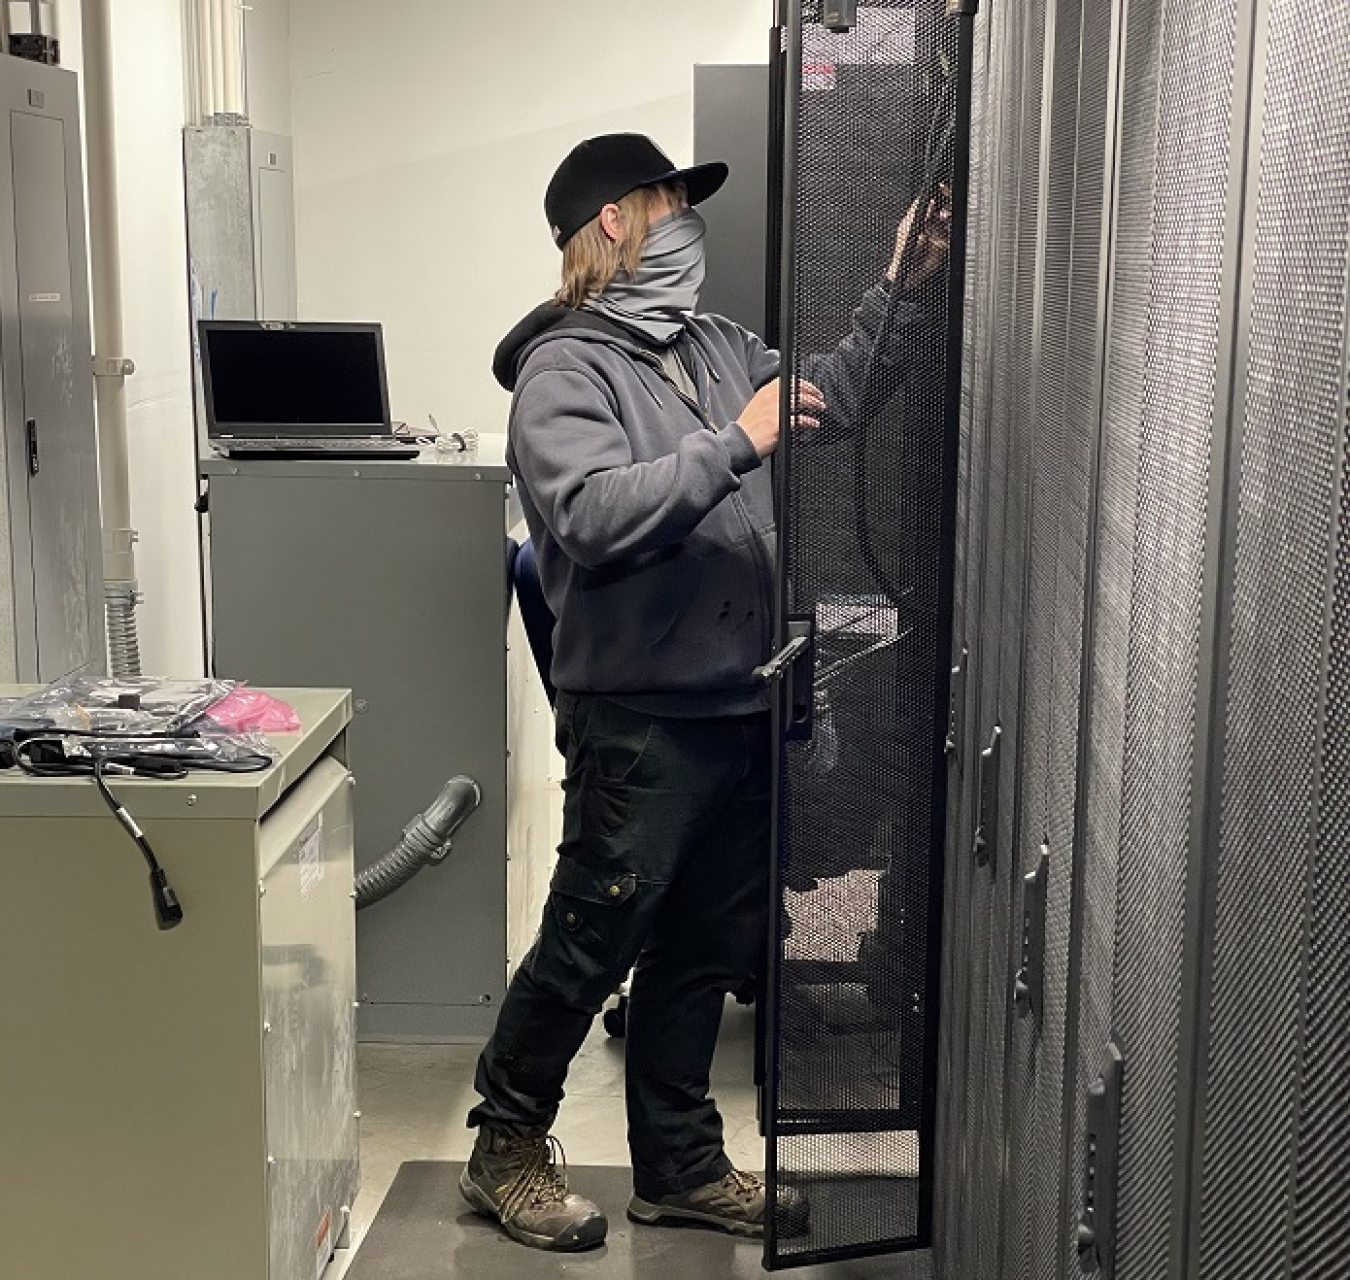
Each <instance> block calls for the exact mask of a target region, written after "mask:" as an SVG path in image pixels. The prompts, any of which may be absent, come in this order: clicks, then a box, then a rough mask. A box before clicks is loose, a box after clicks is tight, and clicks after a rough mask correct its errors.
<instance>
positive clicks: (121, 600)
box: [103, 582, 141, 680]
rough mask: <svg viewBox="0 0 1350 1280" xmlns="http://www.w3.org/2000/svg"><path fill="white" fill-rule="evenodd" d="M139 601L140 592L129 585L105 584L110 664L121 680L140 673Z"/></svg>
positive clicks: (104, 601) (113, 673) (105, 609)
mask: <svg viewBox="0 0 1350 1280" xmlns="http://www.w3.org/2000/svg"><path fill="white" fill-rule="evenodd" d="M139 603H140V597H139V595H138V594H137V592H136V591H135V590H133V589H130V586H129V584H127V583H122V582H105V583H104V584H103V609H104V613H105V615H106V617H107V620H108V666H109V670H110V672H111V674H112V675H114V676H116V677H117V678H118V679H119V680H124V679H126V678H127V677H129V676H138V675H140V674H141V642H140V638H139V637H138V636H137V634H136V606H137V605H138V604H139Z"/></svg>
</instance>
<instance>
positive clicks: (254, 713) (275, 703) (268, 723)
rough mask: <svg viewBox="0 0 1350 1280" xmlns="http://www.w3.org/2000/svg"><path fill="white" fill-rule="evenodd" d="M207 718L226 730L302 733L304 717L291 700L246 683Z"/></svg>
mask: <svg viewBox="0 0 1350 1280" xmlns="http://www.w3.org/2000/svg"><path fill="white" fill-rule="evenodd" d="M205 718H206V719H207V720H210V721H211V722H212V724H216V725H219V726H220V728H222V729H223V730H225V732H226V733H299V732H300V717H299V716H298V715H296V714H295V708H294V707H292V706H291V705H290V704H289V703H286V702H282V701H281V699H280V698H274V697H272V695H271V694H270V693H263V692H262V691H261V690H260V689H246V688H245V687H244V686H243V685H240V686H239V687H238V688H235V689H232V690H230V692H229V693H227V694H226V695H225V696H224V697H223V698H222V699H221V700H220V701H219V702H217V703H216V704H215V705H214V706H212V707H211V708H210V709H209V710H208V711H207V712H206V716H205Z"/></svg>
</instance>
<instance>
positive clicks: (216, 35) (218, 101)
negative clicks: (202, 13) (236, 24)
mask: <svg viewBox="0 0 1350 1280" xmlns="http://www.w3.org/2000/svg"><path fill="white" fill-rule="evenodd" d="M220 8H221V6H220V0H207V4H206V31H207V40H208V41H209V49H210V56H209V57H208V59H207V64H206V66H207V72H208V74H209V76H210V85H211V110H210V112H209V113H208V116H207V119H208V121H209V120H210V119H211V117H213V116H217V115H219V114H220V113H221V112H223V111H224V110H225V75H224V70H225V69H224V62H225V49H224V46H223V44H222V40H221V37H222V35H223V32H222V29H221V25H220Z"/></svg>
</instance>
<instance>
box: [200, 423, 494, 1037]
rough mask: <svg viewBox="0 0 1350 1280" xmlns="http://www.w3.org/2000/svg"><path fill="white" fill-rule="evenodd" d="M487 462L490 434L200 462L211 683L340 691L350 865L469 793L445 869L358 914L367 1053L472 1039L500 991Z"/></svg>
mask: <svg viewBox="0 0 1350 1280" xmlns="http://www.w3.org/2000/svg"><path fill="white" fill-rule="evenodd" d="M503 448H504V437H500V436H493V437H485V438H484V439H483V440H482V441H481V442H480V445H479V448H478V449H477V451H475V452H471V453H463V454H440V453H432V452H430V451H428V453H427V454H425V455H424V456H423V458H422V459H421V460H420V461H415V462H388V461H372V460H351V461H336V460H334V461H328V460H321V461H300V460H294V461H276V462H261V461H249V462H240V461H237V460H231V459H222V458H216V459H213V460H211V461H207V462H203V463H202V464H201V469H202V474H203V477H204V480H205V482H206V485H207V496H208V500H209V522H210V539H209V547H210V566H211V573H210V585H209V594H210V603H211V613H212V641H213V652H212V669H213V671H214V672H215V673H216V674H218V675H220V676H221V677H222V678H228V679H239V680H246V681H248V682H249V683H251V684H254V685H261V686H290V687H295V686H303V685H310V686H313V685H323V686H330V687H339V688H350V689H351V690H352V691H353V695H354V697H355V708H356V715H355V718H354V720H353V722H352V727H351V731H350V735H349V737H350V745H351V764H352V772H353V774H354V775H355V777H356V791H355V796H356V807H355V813H356V818H355V821H356V865H357V869H358V870H363V869H365V868H366V867H369V866H370V865H371V864H372V863H374V862H375V861H377V860H378V859H379V858H380V857H381V856H382V855H383V854H385V853H386V852H387V851H388V850H389V849H391V848H392V847H393V846H394V845H395V844H396V843H397V842H398V839H399V836H400V834H401V833H402V831H403V828H404V827H405V826H406V825H407V824H408V823H410V822H411V821H412V820H413V819H414V818H415V817H416V816H417V815H418V814H419V813H420V812H422V811H423V810H424V809H425V808H426V807H427V806H428V805H429V804H430V803H431V801H432V800H433V799H434V798H435V796H436V794H437V792H438V791H439V790H440V788H441V787H442V785H443V784H444V783H445V781H446V780H447V779H448V778H450V777H453V776H454V775H456V774H467V775H468V776H469V777H471V778H473V779H474V780H475V781H476V782H477V783H478V785H479V787H480V788H481V790H482V802H481V803H480V805H479V807H478V809H477V810H476V811H475V812H474V813H473V815H472V816H471V817H470V818H469V820H468V821H467V822H466V823H465V824H464V827H463V829H462V830H461V831H460V832H459V833H458V834H457V835H456V836H455V841H454V852H453V855H452V856H451V857H449V858H447V859H446V861H445V862H444V863H443V864H442V865H440V866H436V867H433V868H430V869H429V870H426V871H424V872H422V873H421V874H420V875H419V876H418V877H417V878H416V879H415V880H414V881H413V882H412V883H411V884H409V885H408V886H407V887H406V888H405V889H403V890H401V891H400V892H398V893H396V894H393V895H391V896H390V897H389V898H388V899H387V900H385V901H383V902H380V903H377V904H376V905H375V906H373V907H372V908H371V909H370V910H368V911H363V912H362V913H361V916H360V920H359V927H358V929H357V942H356V951H357V976H358V982H359V993H360V1000H361V1010H360V1014H359V1020H358V1029H359V1032H360V1035H361V1037H362V1038H363V1039H367V1040H462V1039H485V1038H486V1037H487V1036H488V1034H489V1033H490V1032H491V1030H492V1026H493V1022H494V1021H495V1019H496V1013H497V1008H498V1006H499V1005H500V1003H501V1000H502V997H503V996H504V995H505V992H506V973H507V961H508V954H509V947H508V925H507V915H508V912H507V900H506V884H507V861H506V817H507V798H506V774H507V757H506V728H507V706H506V619H507V605H508V601H507V594H506V591H507V577H506V569H507V562H506V511H507V507H506V497H507V484H508V482H509V479H510V474H509V472H508V471H507V469H506V465H505V458H504V455H503Z"/></svg>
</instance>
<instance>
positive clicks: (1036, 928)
mask: <svg viewBox="0 0 1350 1280" xmlns="http://www.w3.org/2000/svg"><path fill="white" fill-rule="evenodd" d="M1049 883H1050V846H1049V845H1044V844H1043V845H1041V852H1040V856H1039V857H1038V858H1037V859H1036V868H1035V870H1034V871H1028V872H1027V873H1026V875H1025V876H1023V877H1022V965H1021V968H1019V969H1018V971H1017V977H1016V978H1015V979H1014V981H1013V1003H1014V1004H1015V1005H1016V1007H1017V1012H1018V1014H1019V1015H1021V1016H1023V1017H1025V1016H1026V1015H1027V1014H1031V1015H1032V1016H1033V1017H1034V1018H1038V1019H1039V1017H1040V1016H1041V993H1042V990H1043V988H1044V975H1045V895H1046V891H1047V889H1048V888H1049Z"/></svg>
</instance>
